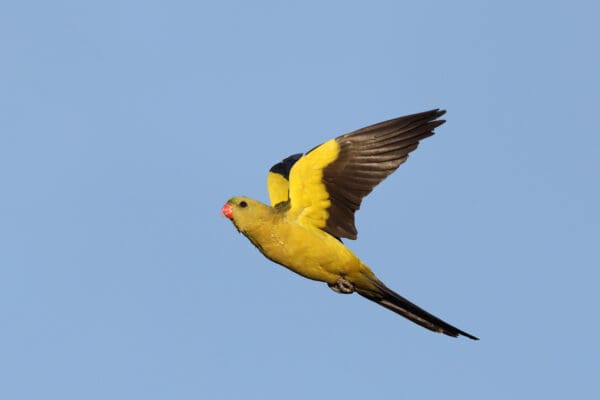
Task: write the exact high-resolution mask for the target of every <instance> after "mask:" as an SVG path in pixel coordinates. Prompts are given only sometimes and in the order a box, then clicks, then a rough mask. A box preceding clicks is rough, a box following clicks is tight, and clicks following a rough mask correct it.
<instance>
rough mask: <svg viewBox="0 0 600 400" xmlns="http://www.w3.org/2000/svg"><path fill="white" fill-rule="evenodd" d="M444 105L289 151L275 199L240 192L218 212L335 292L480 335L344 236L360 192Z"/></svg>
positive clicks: (436, 326)
mask: <svg viewBox="0 0 600 400" xmlns="http://www.w3.org/2000/svg"><path fill="white" fill-rule="evenodd" d="M444 113H445V111H444V110H439V109H435V110H431V111H426V112H422V113H418V114H412V115H407V116H404V117H400V118H396V119H392V120H389V121H385V122H381V123H378V124H375V125H372V126H368V127H366V128H362V129H359V130H357V131H354V132H351V133H348V134H345V135H342V136H339V137H337V138H335V139H331V140H329V141H327V142H325V143H323V144H321V145H319V146H317V147H315V148H313V149H312V150H310V151H309V152H308V153H306V154H304V155H302V154H295V155H292V156H290V157H288V158H286V159H284V160H283V161H281V162H280V163H278V164H276V165H274V166H273V167H272V168H271V170H270V172H269V174H268V176H267V188H268V191H269V198H270V202H271V205H270V206H269V205H266V204H263V203H261V202H259V201H256V200H253V199H250V198H248V197H243V196H239V197H233V198H231V199H229V200H228V201H227V203H225V205H224V206H223V208H222V210H221V212H222V214H223V215H224V216H225V217H227V218H228V219H230V220H231V221H232V222H233V224H234V225H235V227H236V228H237V230H238V231H239V232H241V233H242V234H244V235H245V236H246V237H247V238H248V239H249V240H250V241H251V242H252V244H254V246H256V247H257V248H258V250H260V252H262V253H263V254H264V255H265V257H267V258H268V259H270V260H271V261H273V262H275V263H277V264H280V265H282V266H284V267H286V268H289V269H290V270H292V271H293V272H295V273H297V274H299V275H302V276H303V277H306V278H308V279H312V280H316V281H321V282H325V283H327V285H328V286H329V287H330V288H331V289H333V290H334V291H335V292H338V293H347V294H349V293H353V292H357V293H358V294H359V295H361V296H363V297H365V298H367V299H369V300H371V301H373V302H375V303H377V304H380V305H382V306H383V307H386V308H388V309H390V310H392V311H394V312H396V313H398V314H400V315H402V316H404V317H406V318H408V319H409V320H411V321H413V322H415V323H417V324H419V325H421V326H423V327H425V328H427V329H430V330H432V331H434V332H440V333H444V334H446V335H448V336H453V337H457V336H458V335H463V336H466V337H468V338H470V339H474V340H478V338H477V337H475V336H473V335H471V334H469V333H466V332H464V331H461V330H460V329H458V328H456V327H454V326H452V325H450V324H448V323H446V322H444V321H442V320H441V319H439V318H437V317H435V316H434V315H432V314H430V313H428V312H427V311H425V310H423V309H422V308H420V307H418V306H417V305H415V304H413V303H411V302H410V301H408V300H407V299H405V298H404V297H402V296H400V295H399V294H397V293H396V292H394V291H393V290H391V289H390V288H388V287H387V286H386V285H385V284H384V283H383V282H382V281H380V280H379V279H378V278H377V276H375V274H374V273H373V271H371V269H370V268H369V267H368V266H367V265H365V264H364V263H363V262H362V261H361V260H360V259H359V258H358V257H357V256H356V255H355V254H354V253H353V252H352V251H351V250H350V249H349V248H348V247H346V246H345V245H344V243H343V242H342V238H347V239H356V237H357V231H356V227H355V226H354V213H355V212H356V210H358V209H359V207H360V204H361V201H362V198H363V197H365V196H366V195H367V194H369V193H370V192H371V190H373V188H374V187H375V186H376V185H377V184H378V183H379V182H381V181H382V180H383V179H385V178H386V177H387V176H388V175H389V174H391V173H392V172H394V171H395V170H396V169H397V168H398V166H400V164H402V163H403V162H404V161H406V159H407V158H408V154H409V153H410V152H411V151H413V150H415V149H416V148H417V146H418V145H419V141H420V140H422V139H425V138H427V137H429V136H431V135H433V130H434V128H436V127H438V126H440V125H442V124H443V123H444V122H445V121H444V120H441V119H438V118H439V117H441V116H442V115H443V114H444Z"/></svg>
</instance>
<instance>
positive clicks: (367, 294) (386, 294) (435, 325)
mask: <svg viewBox="0 0 600 400" xmlns="http://www.w3.org/2000/svg"><path fill="white" fill-rule="evenodd" d="M369 280H370V281H371V283H373V285H374V286H375V290H372V289H371V290H365V289H359V288H356V292H357V293H358V294H360V295H361V296H362V297H364V298H367V299H369V300H371V301H373V302H375V303H377V304H379V305H381V306H383V307H385V308H387V309H388V310H392V311H393V312H395V313H397V314H400V315H402V316H403V317H405V318H408V319H409V320H411V321H412V322H414V323H415V324H419V325H421V326H422V327H424V328H427V329H429V330H432V331H434V332H439V333H443V334H445V335H448V336H452V337H457V336H458V335H462V336H466V337H468V338H469V339H473V340H479V338H478V337H475V336H473V335H471V334H469V333H467V332H464V331H461V330H460V329H458V328H456V327H454V326H452V325H450V324H448V323H447V322H444V321H442V320H441V319H439V318H438V317H436V316H435V315H432V314H430V313H428V312H427V311H425V310H423V309H422V308H421V307H419V306H417V305H416V304H413V303H411V302H410V301H408V300H407V299H405V298H404V297H402V296H400V295H399V294H398V293H396V292H394V291H393V290H392V289H390V288H388V287H387V286H385V284H384V283H383V282H381V281H380V280H378V279H371V278H369Z"/></svg>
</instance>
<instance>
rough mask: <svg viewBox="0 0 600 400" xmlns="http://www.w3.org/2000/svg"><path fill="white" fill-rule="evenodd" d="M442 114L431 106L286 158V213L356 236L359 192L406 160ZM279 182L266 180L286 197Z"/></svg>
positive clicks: (362, 193) (278, 196)
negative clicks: (288, 163) (287, 172)
mask: <svg viewBox="0 0 600 400" xmlns="http://www.w3.org/2000/svg"><path fill="white" fill-rule="evenodd" d="M444 113H445V111H444V110H439V109H435V110H431V111H425V112H422V113H418V114H412V115H407V116H404V117H400V118H395V119H391V120H389V121H385V122H381V123H378V124H375V125H371V126H368V127H366V128H362V129H359V130H357V131H354V132H351V133H347V134H345V135H342V136H339V137H337V138H335V139H331V140H329V141H327V142H325V143H323V144H321V145H319V146H317V147H315V148H314V149H312V150H311V151H309V152H308V153H306V154H305V155H303V156H302V157H300V158H299V159H297V161H294V162H293V163H291V169H290V170H289V201H290V209H289V211H288V215H290V216H292V217H293V218H296V219H297V221H298V223H300V224H303V225H308V226H314V227H317V228H320V229H322V230H324V231H326V232H328V233H329V234H331V235H333V236H335V237H338V238H348V239H356V237H357V231H356V227H355V225H354V213H355V212H356V210H358V209H359V208H360V204H361V201H362V199H363V197H365V196H366V195H367V194H369V193H370V192H371V191H372V190H373V188H374V187H375V186H377V184H379V183H380V182H381V181H383V180H384V179H385V178H386V177H387V176H388V175H390V174H391V173H392V172H394V171H395V170H396V169H397V168H398V167H399V166H400V164H402V163H403V162H404V161H406V159H407V158H408V154H409V153H410V152H411V151H413V150H415V149H416V148H417V146H418V145H419V141H420V140H422V139H425V138H427V137H429V136H431V135H433V130H434V128H436V127H438V126H440V125H442V124H443V123H444V122H445V121H444V120H440V119H438V118H439V117H441V116H442V115H443V114H444ZM296 156H298V155H296ZM292 157H295V156H292ZM286 160H287V159H286ZM283 163H284V166H285V160H284V161H283ZM277 165H279V164H277ZM277 165H276V166H277ZM276 166H274V168H275V167H276ZM287 181H288V180H286V182H285V183H286V184H287V183H288V182H287ZM283 186H284V184H283V183H279V184H277V185H275V184H272V185H269V194H270V195H271V193H275V192H277V193H279V194H276V195H275V201H278V200H280V199H282V198H284V197H285V196H283V195H281V193H282V192H283V189H281V188H283ZM275 188H278V189H277V190H276V189H275ZM286 188H287V186H286ZM286 200H287V198H286ZM271 203H273V197H271Z"/></svg>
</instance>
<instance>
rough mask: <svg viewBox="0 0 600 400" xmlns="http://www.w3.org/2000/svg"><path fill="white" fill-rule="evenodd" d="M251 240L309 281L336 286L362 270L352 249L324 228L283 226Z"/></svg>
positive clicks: (270, 229)
mask: <svg viewBox="0 0 600 400" xmlns="http://www.w3.org/2000/svg"><path fill="white" fill-rule="evenodd" d="M248 237H249V239H250V240H251V241H252V242H253V243H254V244H255V245H256V247H258V249H259V250H260V251H261V252H262V253H263V254H264V255H265V256H266V257H268V258H269V259H271V260H272V261H274V262H276V263H278V264H281V265H283V266H284V267H287V268H289V269H290V270H292V271H294V272H296V273H297V274H300V275H302V276H304V277H306V278H309V279H313V280H317V281H323V282H328V283H334V282H336V281H337V280H338V279H339V278H340V277H345V276H347V275H351V274H352V273H353V272H358V270H359V269H361V265H362V263H361V262H360V260H359V259H358V257H356V255H354V253H352V251H350V249H348V248H347V247H346V246H344V244H343V243H342V242H340V241H339V240H337V239H336V238H334V237H333V236H331V235H329V234H327V233H326V232H323V231H322V230H320V229H315V228H305V227H303V226H301V225H298V224H293V223H292V224H286V223H280V224H275V225H271V226H268V227H267V226H265V229H260V232H254V234H253V235H252V237H250V236H248Z"/></svg>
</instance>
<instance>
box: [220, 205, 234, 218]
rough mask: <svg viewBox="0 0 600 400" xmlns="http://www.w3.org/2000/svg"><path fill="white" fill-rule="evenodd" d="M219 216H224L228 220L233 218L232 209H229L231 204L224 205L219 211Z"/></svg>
mask: <svg viewBox="0 0 600 400" xmlns="http://www.w3.org/2000/svg"><path fill="white" fill-rule="evenodd" d="M221 214H223V216H225V217H227V218H229V219H232V218H233V208H232V207H231V204H229V203H225V205H224V206H223V208H222V209H221Z"/></svg>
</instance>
